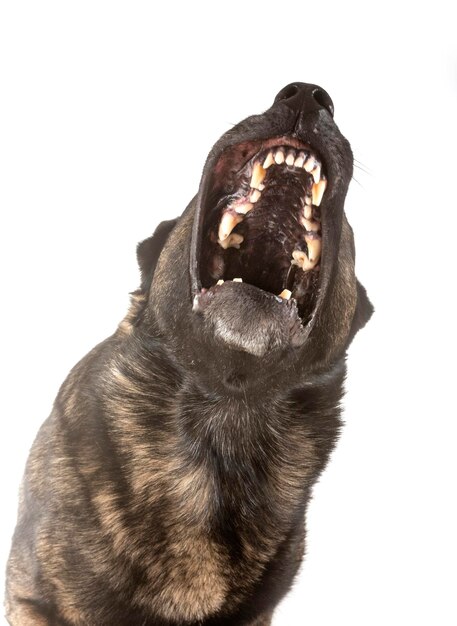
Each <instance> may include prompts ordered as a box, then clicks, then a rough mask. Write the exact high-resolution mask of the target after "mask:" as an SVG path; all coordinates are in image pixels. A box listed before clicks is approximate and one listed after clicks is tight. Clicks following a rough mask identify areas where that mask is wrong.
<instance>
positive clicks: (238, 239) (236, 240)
mask: <svg viewBox="0 0 457 626" xmlns="http://www.w3.org/2000/svg"><path fill="white" fill-rule="evenodd" d="M243 241H244V237H243V235H239V234H238V233H231V234H230V235H229V236H228V237H226V238H225V239H222V240H221V239H219V240H218V242H217V243H218V244H219V245H220V247H221V248H224V250H227V249H228V248H236V249H237V250H239V248H240V245H241V244H242V243H243Z"/></svg>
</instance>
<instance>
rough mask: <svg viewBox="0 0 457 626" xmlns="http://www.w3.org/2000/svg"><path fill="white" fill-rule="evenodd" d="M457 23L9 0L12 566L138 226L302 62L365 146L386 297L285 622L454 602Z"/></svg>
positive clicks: (444, 7) (361, 182) (6, 166)
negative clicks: (63, 390)
mask: <svg viewBox="0 0 457 626" xmlns="http://www.w3.org/2000/svg"><path fill="white" fill-rule="evenodd" d="M454 23H455V18H454V17H453V16H452V13H451V3H450V2H449V3H447V4H445V3H441V2H431V3H427V6H426V4H425V3H422V2H415V3H413V2H410V3H408V2H403V3H401V2H395V3H393V2H382V3H379V4H374V3H368V2H367V3H363V4H362V3H360V5H359V4H356V3H342V2H341V3H338V4H336V3H335V4H329V3H328V2H324V1H323V2H320V3H319V2H318V1H317V0H316V1H314V2H304V1H303V2H299V3H298V2H295V1H292V0H289V1H287V2H283V3H279V2H272V3H269V2H263V3H247V2H241V3H238V2H230V3H212V4H211V5H209V4H204V3H201V2H195V1H194V2H189V3H186V4H185V3H182V4H178V3H172V2H167V3H164V2H157V3H153V2H115V1H110V2H97V1H94V0H91V1H90V2H86V1H81V0H80V1H79V2H62V1H60V2H49V1H45V0H42V1H41V2H21V1H19V0H15V1H14V2H12V1H10V2H8V1H6V0H5V1H4V2H2V4H1V13H0V63H1V73H0V89H1V97H0V133H1V135H0V209H1V224H2V227H1V246H0V254H1V265H0V267H1V272H2V280H1V299H2V305H1V315H2V320H1V325H0V328H1V331H2V339H1V359H2V364H1V366H2V372H1V378H0V379H1V382H2V400H1V411H2V415H1V420H0V424H1V428H2V433H1V451H0V452H1V454H0V459H1V462H2V469H1V477H2V496H1V507H2V515H1V518H0V524H1V534H0V538H1V552H0V561H1V567H2V569H3V564H4V563H5V561H6V556H7V551H8V549H9V542H10V536H11V533H12V531H13V527H14V522H15V515H16V498H17V496H16V494H17V488H18V485H19V482H20V477H21V474H22V471H23V466H24V462H25V459H26V455H27V452H28V449H29V446H30V445H31V443H32V440H33V438H34V435H35V433H36V431H37V429H38V427H39V425H40V423H41V422H42V421H43V420H44V418H45V417H46V416H47V414H48V413H49V410H50V408H51V404H52V401H53V398H54V396H55V394H56V392H57V389H58V386H59V385H60V383H61V382H62V381H63V379H64V377H65V376H66V374H67V372H68V370H69V369H70V367H71V366H72V365H73V364H74V363H75V362H76V361H77V360H78V359H79V358H80V357H82V356H83V355H84V354H85V353H86V352H87V351H88V350H89V349H90V348H91V347H92V346H93V345H94V344H95V343H97V342H98V341H100V340H101V339H103V338H104V337H106V336H107V335H109V334H111V332H112V331H113V330H114V329H115V327H116V325H117V323H118V321H119V320H120V319H121V318H122V316H123V315H124V312H125V310H126V307H127V303H128V296H127V294H128V292H129V291H131V290H133V289H135V288H136V287H137V285H138V273H137V268H136V260H135V246H136V243H137V242H138V241H140V240H141V239H143V238H145V237H147V236H148V235H149V234H150V233H151V232H152V231H153V229H154V227H155V225H156V224H157V223H158V222H159V221H160V220H162V219H164V218H171V217H175V216H176V215H178V214H180V213H181V212H182V210H183V209H184V207H185V206H186V204H187V202H188V201H189V200H190V198H191V197H192V196H193V194H194V193H195V191H196V190H197V185H198V181H199V177H200V173H201V169H202V166H203V163H204V160H205V157H206V154H207V152H208V151H209V149H210V147H211V145H212V144H213V143H214V142H215V141H216V139H217V138H218V137H219V135H220V134H222V133H223V132H224V131H225V130H227V129H228V128H229V127H230V126H231V125H232V124H234V123H236V122H238V121H239V120H240V119H242V118H244V117H246V116H247V115H249V114H252V113H258V112H261V111H263V110H265V109H266V108H268V107H269V106H270V104H271V103H272V101H273V99H274V96H275V94H276V93H277V91H279V89H280V88H282V87H283V86H284V85H286V84H287V83H289V82H291V81H296V80H299V81H304V82H314V83H318V84H320V85H321V86H323V87H324V88H325V89H327V91H328V92H329V93H330V95H331V96H332V98H333V100H334V103H335V109H336V111H335V118H336V121H337V123H338V124H339V126H340V128H341V130H342V132H343V133H344V134H345V135H346V136H347V137H348V138H349V140H350V141H351V143H352V146H353V150H354V153H355V157H356V158H357V159H358V161H359V162H361V164H362V166H363V167H362V169H360V168H357V169H356V170H355V178H356V179H357V181H354V182H353V183H352V186H351V189H350V193H349V196H348V199H347V204H346V206H347V213H348V216H349V219H350V221H351V223H352V225H353V227H354V230H355V234H356V243H357V251H358V257H357V271H358V275H359V278H360V279H361V281H362V282H363V283H364V284H365V286H366V287H367V288H368V291H369V294H370V297H371V299H372V300H373V302H374V304H375V306H376V314H375V316H374V317H373V318H372V321H371V322H370V324H369V326H368V327H367V328H366V329H365V330H363V331H362V332H361V333H360V334H359V335H358V336H357V337H356V340H355V342H354V344H353V346H352V347H351V350H350V354H349V377H348V383H347V388H348V393H347V396H346V399H345V407H346V411H345V421H346V426H345V429H344V433H343V435H342V438H341V440H340V443H339V445H338V448H337V450H336V451H335V453H334V454H333V458H332V462H331V463H330V464H329V466H328V467H327V470H326V471H325V473H324V475H323V477H322V479H321V480H320V482H319V484H318V485H317V486H316V488H315V493H314V498H313V501H312V502H311V505H310V511H309V520H308V528H309V533H308V554H307V559H306V561H305V564H304V567H303V570H302V574H301V576H300V578H299V580H298V581H297V583H296V585H295V588H294V591H293V592H292V593H291V594H290V595H289V596H288V597H287V599H286V600H285V601H284V602H283V604H282V605H281V607H280V608H279V609H278V611H277V614H276V617H275V620H274V624H275V626H289V625H295V624H298V625H300V624H303V625H306V626H333V625H334V624H351V626H366V625H367V624H369V625H370V626H377V625H383V626H384V625H385V624H389V625H393V626H397V625H398V626H400V625H401V626H403V625H404V624H414V625H415V626H418V625H429V624H437V625H440V626H447V625H451V624H456V623H457V609H456V597H455V591H456V582H457V581H456V577H457V576H456V575H457V572H456V570H457V566H456V563H457V546H456V539H455V533H456V529H457V519H456V507H455V504H456V503H455V493H456V488H455V479H456V474H457V471H456V469H457V468H456V447H457V429H456V417H457V415H456V409H455V405H454V396H455V392H454V387H455V385H456V382H455V359H456V356H455V354H456V348H457V346H456V336H455V332H454V327H455V319H456V306H455V298H454V296H455V285H456V279H455V269H456V264H455V251H454V248H455V244H454V241H455V232H456V226H457V223H456V209H457V207H456V204H457V203H456V178H457V177H456V158H455V146H456V139H457V133H456V113H457V80H456V76H457V54H456V47H455V45H454V43H453V38H454V36H453V32H452V30H453V28H454Z"/></svg>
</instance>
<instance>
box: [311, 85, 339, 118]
mask: <svg viewBox="0 0 457 626" xmlns="http://www.w3.org/2000/svg"><path fill="white" fill-rule="evenodd" d="M313 98H314V100H316V102H317V103H318V104H320V106H321V107H323V108H324V109H327V111H328V112H329V113H330V115H331V116H332V117H333V114H334V112H335V108H334V106H333V102H332V99H331V98H330V96H329V95H328V93H327V92H326V91H324V90H323V89H319V87H318V88H317V89H315V90H314V91H313Z"/></svg>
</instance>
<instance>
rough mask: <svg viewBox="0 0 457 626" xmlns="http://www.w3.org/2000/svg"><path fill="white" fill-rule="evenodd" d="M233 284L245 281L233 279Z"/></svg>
mask: <svg viewBox="0 0 457 626" xmlns="http://www.w3.org/2000/svg"><path fill="white" fill-rule="evenodd" d="M233 282H234V283H242V282H243V279H242V278H234V279H233Z"/></svg>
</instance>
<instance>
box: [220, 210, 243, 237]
mask: <svg viewBox="0 0 457 626" xmlns="http://www.w3.org/2000/svg"><path fill="white" fill-rule="evenodd" d="M242 221H243V216H242V215H238V214H237V213H236V212H235V211H227V212H225V213H224V214H223V215H222V219H221V222H220V224H219V230H218V234H217V236H218V239H219V242H222V241H224V239H227V237H228V236H229V235H230V233H231V232H232V230H233V229H234V228H235V226H236V225H237V224H239V223H240V222H242Z"/></svg>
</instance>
